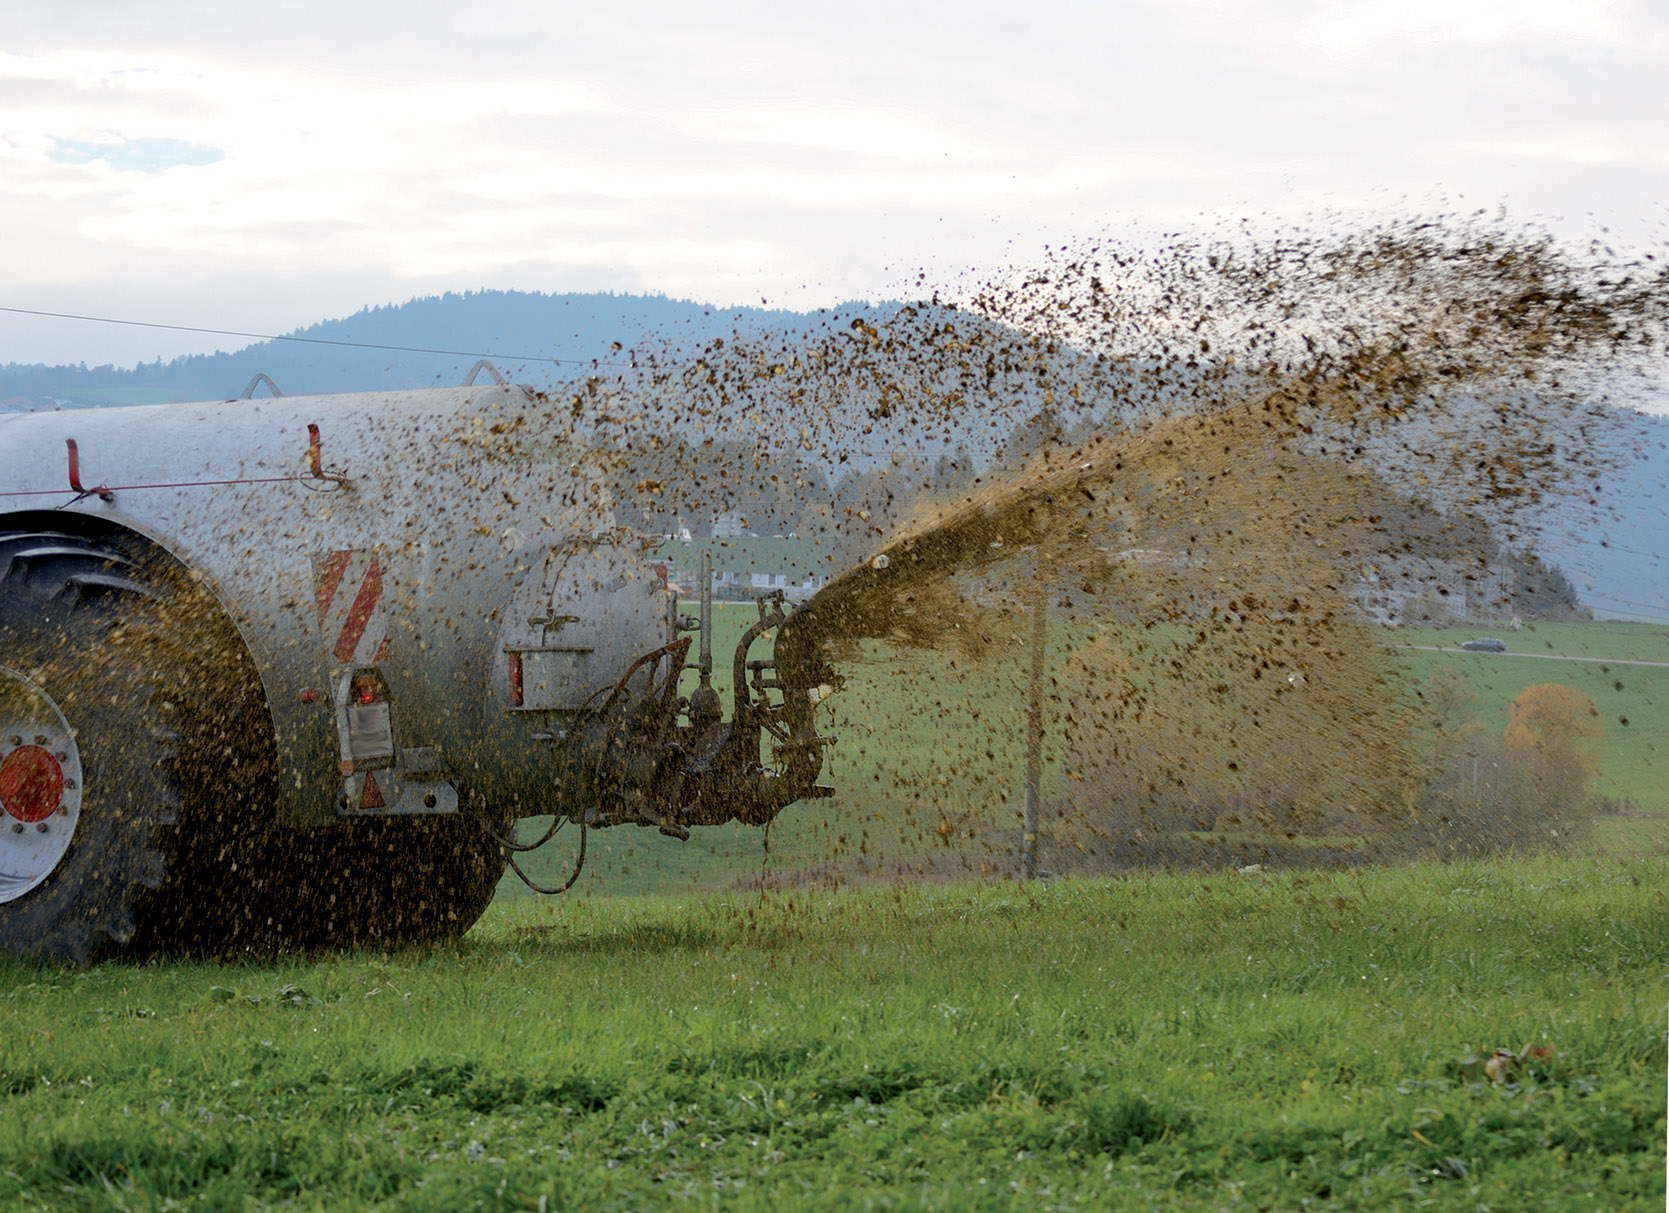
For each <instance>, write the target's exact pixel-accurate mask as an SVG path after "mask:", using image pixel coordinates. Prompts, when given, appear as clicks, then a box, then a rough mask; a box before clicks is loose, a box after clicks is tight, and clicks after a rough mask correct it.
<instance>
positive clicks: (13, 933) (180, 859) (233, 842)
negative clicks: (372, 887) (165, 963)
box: [0, 529, 272, 964]
mask: <svg viewBox="0 0 1669 1213" xmlns="http://www.w3.org/2000/svg"><path fill="white" fill-rule="evenodd" d="M260 707H261V700H260V691H259V683H258V681H255V680H254V674H253V668H252V665H251V663H250V662H249V659H248V656H247V654H246V653H244V651H243V648H242V645H241V642H239V641H237V639H236V636H235V633H233V632H232V631H231V628H230V624H229V623H227V621H226V620H225V618H224V616H222V615H221V614H220V611H219V607H218V605H217V604H215V603H214V602H213V600H212V599H211V598H209V596H208V595H207V594H206V593H205V592H204V591H203V590H202V589H201V588H199V587H197V586H195V585H193V584H192V583H190V581H189V580H188V579H187V578H185V577H184V576H183V575H182V574H180V573H179V572H178V570H177V569H175V568H174V567H173V566H172V565H171V562H169V561H168V560H167V559H166V557H164V556H162V554H161V553H158V552H156V551H155V550H154V549H151V548H149V547H148V546H147V545H146V544H145V543H144V542H143V541H142V540H139V539H136V538H125V537H120V536H113V537H99V538H94V537H91V536H88V535H83V534H78V533H73V532H69V531H55V530H46V529H38V530H37V529H27V530H26V529H14V530H0V948H5V949H7V950H10V951H14V952H20V953H25V954H30V955H36V956H40V957H44V958H47V959H50V960H54V961H60V962H68V963H72V964H84V963H86V962H87V961H89V960H91V959H94V958H96V957H98V956H101V955H104V954H107V953H110V952H113V951H116V950H119V949H121V948H124V947H128V946H130V945H131V946H134V947H138V948H143V949H146V950H149V949H152V948H156V947H168V948H173V947H179V946H186V947H217V946H218V945H219V942H220V939H219V937H220V936H222V935H224V934H225V933H226V932H227V931H228V930H229V929H230V928H231V926H232V925H233V923H234V922H235V920H236V918H237V913H236V909H235V907H236V906H237V904H238V903H239V897H238V895H237V891H236V890H235V889H229V888H225V887H212V886H211V887H205V886H204V885H203V883H202V880H203V879H204V877H205V876H207V877H208V878H209V879H211V880H212V879H214V876H213V875H212V873H213V871H214V869H215V868H216V866H217V859H218V860H219V861H226V860H229V858H230V857H231V856H232V855H233V854H234V853H235V852H236V851H237V850H238V849H239V845H240V839H241V836H242V835H245V834H248V833H249V832H250V831H251V830H253V829H254V828H255V823H256V822H257V821H259V820H260V815H259V812H258V809H259V807H261V806H260V802H261V801H263V800H268V801H270V797H269V796H265V795H263V793H264V792H265V791H266V790H267V789H270V773H271V770H272V760H271V753H272V745H271V729H270V726H268V725H266V724H265V720H264V717H265V713H264V711H261V710H260ZM210 765H218V766H219V767H220V768H221V769H222V770H223V771H225V772H227V774H226V777H225V778H223V779H222V780H221V781H220V783H221V784H222V786H230V787H233V788H238V789H240V790H241V794H240V795H235V796H227V797H216V798H214V799H212V800H210V799H208V798H205V797H203V796H202V795H201V794H195V795H193V796H192V797H191V798H190V803H186V797H185V795H184V793H185V792H186V791H187V790H188V789H195V788H197V787H198V786H200V783H201V781H200V780H199V779H198V777H197V776H198V773H199V772H200V771H201V770H202V769H203V768H205V767H206V766H210ZM263 780H268V781H269V782H267V783H265V784H263V782H262V781H263ZM251 800H253V801H254V802H255V803H249V802H250V801H251Z"/></svg>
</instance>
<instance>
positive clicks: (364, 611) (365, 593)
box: [330, 556, 383, 662]
mask: <svg viewBox="0 0 1669 1213" xmlns="http://www.w3.org/2000/svg"><path fill="white" fill-rule="evenodd" d="M381 597H382V570H381V569H380V568H378V567H377V560H376V557H374V556H373V557H372V558H371V568H370V571H369V572H367V573H366V574H365V580H363V581H361V582H360V583H359V593H358V594H356V595H354V603H353V606H351V607H349V608H348V618H347V619H346V620H345V621H344V622H343V624H342V631H341V632H340V633H339V634H338V635H337V637H336V644H335V645H334V646H333V647H332V648H331V650H330V651H331V652H332V653H334V654H336V660H338V661H341V662H349V661H352V660H353V655H354V652H355V651H356V650H357V649H358V648H359V642H360V641H361V640H362V639H364V637H365V628H366V625H367V624H369V623H370V622H371V613H372V612H373V611H375V610H376V609H377V601H378V600H379V599H380V598H381ZM382 640H383V638H382V637H380V636H379V637H378V638H377V643H378V645H379V646H380V645H381V643H382Z"/></svg>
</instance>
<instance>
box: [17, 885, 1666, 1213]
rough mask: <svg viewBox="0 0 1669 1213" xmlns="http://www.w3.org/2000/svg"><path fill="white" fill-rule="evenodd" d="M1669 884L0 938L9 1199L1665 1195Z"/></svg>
mask: <svg viewBox="0 0 1669 1213" xmlns="http://www.w3.org/2000/svg"><path fill="white" fill-rule="evenodd" d="M1666 886H1669V860H1664V859H1662V858H1642V859H1635V860H1628V861H1621V860H1612V859H1604V858H1586V859H1573V860H1557V861H1555V860H1538V861H1531V862H1524V863H1501V864H1493V865H1455V866H1450V867H1415V868H1403V869H1385V870H1377V871H1358V872H1352V873H1341V874H1333V875H1327V876H1299V875H1280V876H1271V875H1258V876H1235V877H1224V878H1212V879H1207V880H1197V879H1185V878H1173V877H1144V878H1138V879H1131V880H1126V881H1114V882H1105V881H1062V882H1058V883H1051V884H1046V885H1042V886H1034V887H1019V886H1013V885H990V886H986V887H974V886H966V885H963V886H937V887H931V888H910V889H872V890H863V891H848V892H843V893H838V894H827V893H810V894H807V893H795V894H793V895H791V896H767V897H765V898H760V897H758V896H741V895H709V896H704V897H693V898H687V899H656V898H611V899H595V900H591V901H583V900H582V901H576V902H561V901H557V902H538V903H534V902H527V901H522V902H513V903H503V902H501V903H500V904H498V905H497V906H495V907H494V908H493V910H492V911H490V912H489V915H488V917H487V919H486V920H485V921H484V922H483V923H482V924H481V926H480V927H478V928H477V929H476V930H475V931H474V932H472V933H471V935H470V936H469V937H467V938H466V939H465V940H464V941H462V942H461V943H459V944H456V945H451V946H447V947H442V948H435V949H413V950H408V951H403V952H398V953H394V954H392V955H383V954H368V953H347V954H340V955H326V956H320V957H316V958H295V959H286V960H280V961H277V962H271V963H257V962H253V961H247V962H238V963H232V964H207V963H200V962H192V963H184V962H179V963H152V964H148V965H145V966H140V967H131V966H124V965H105V966H101V967H98V968H94V969H91V970H88V971H84V972H64V971H59V970H55V969H49V968H44V967H39V966H36V965H33V964H29V963H23V962H17V961H6V962H3V963H0V1090H3V1091H4V1092H5V1097H4V1098H5V1115H4V1116H3V1117H0V1157H3V1158H4V1160H5V1162H4V1167H3V1173H0V1204H3V1205H5V1206H6V1207H16V1208H34V1207H41V1208H52V1209H121V1208H128V1209H141V1208H142V1209H153V1208H196V1207H203V1208H226V1207H238V1208H245V1207H247V1208H270V1207H291V1208H306V1209H311V1208H341V1207H373V1208H374V1207H388V1208H433V1209H464V1208H487V1209H535V1208H539V1207H541V1205H543V1207H546V1208H553V1209H554V1208H571V1207H572V1208H592V1209H637V1208H644V1207H688V1206H690V1205H691V1204H692V1203H693V1204H695V1205H699V1206H700V1207H711V1206H714V1205H717V1206H718V1207H726V1208H765V1207H771V1208H776V1207H801V1208H863V1207H870V1208H904V1207H910V1208H919V1207H934V1208H1015V1209H1022V1208H1023V1209H1033V1208H1048V1207H1062V1208H1072V1207H1099V1208H1106V1207H1181V1208H1218V1207H1223V1206H1227V1205H1233V1204H1242V1203H1243V1204H1244V1205H1246V1206H1247V1207H1262V1208H1299V1207H1310V1208H1388V1207H1413V1206H1415V1205H1421V1206H1425V1205H1430V1206H1433V1207H1438V1208H1457V1209H1459V1208H1465V1209H1468V1210H1472V1209H1476V1208H1479V1207H1485V1206H1487V1207H1491V1208H1496V1209H1509V1208H1510V1209H1531V1208H1565V1207H1571V1206H1573V1205H1578V1204H1581V1205H1584V1206H1586V1205H1587V1204H1590V1203H1591V1204H1592V1205H1594V1207H1603V1208H1610V1209H1639V1210H1646V1209H1660V1208H1662V1207H1663V1197H1664V1186H1663V1185H1664V1165H1665V1159H1664V1135H1665V1121H1664V1115H1665V1108H1664V1087H1663V1073H1664V1068H1665V1060H1666V1058H1665V1043H1664V1040H1665V1038H1664V1027H1665V1025H1664V1020H1663V1007H1664V1003H1665V999H1666V996H1669V967H1666V966H1669V906H1666V905H1665V902H1664V889H1665V887H1666ZM1496 1048H1504V1049H1510V1050H1513V1051H1515V1053H1516V1052H1522V1053H1523V1057H1524V1060H1523V1061H1522V1062H1521V1063H1515V1064H1514V1066H1513V1068H1512V1069H1511V1071H1510V1072H1507V1073H1504V1074H1503V1075H1502V1078H1503V1079H1504V1081H1503V1082H1502V1083H1500V1084H1496V1083H1494V1082H1491V1081H1490V1080H1489V1078H1488V1077H1487V1075H1486V1073H1485V1072H1484V1070H1483V1069H1482V1067H1481V1064H1480V1063H1481V1062H1482V1061H1483V1060H1484V1059H1487V1058H1488V1057H1489V1056H1490V1054H1491V1052H1492V1051H1493V1050H1494V1049H1496Z"/></svg>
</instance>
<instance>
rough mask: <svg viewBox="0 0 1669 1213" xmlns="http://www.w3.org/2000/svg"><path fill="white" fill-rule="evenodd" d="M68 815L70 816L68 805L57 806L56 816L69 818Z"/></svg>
mask: <svg viewBox="0 0 1669 1213" xmlns="http://www.w3.org/2000/svg"><path fill="white" fill-rule="evenodd" d="M69 815H70V807H69V805H67V804H61V805H59V806H58V816H60V817H68V816H69Z"/></svg>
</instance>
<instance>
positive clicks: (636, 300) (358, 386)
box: [0, 290, 897, 408]
mask: <svg viewBox="0 0 1669 1213" xmlns="http://www.w3.org/2000/svg"><path fill="white" fill-rule="evenodd" d="M896 306H897V305H895V304H894V305H887V304H872V303H866V302H850V303H843V304H840V305H838V306H837V307H835V308H831V309H824V310H822V311H821V312H797V311H790V310H787V309H783V308H766V307H731V308H719V307H713V306H711V305H709V304H703V303H696V302H693V301H690V300H683V299H669V298H667V297H666V296H662V295H617V294H612V293H592V294H564V295H551V294H545V293H542V292H537V291H500V290H481V291H466V292H452V291H449V292H447V293H446V294H444V295H429V296H425V297H422V298H417V299H410V300H407V301H406V302H404V303H398V304H383V305H380V306H376V307H366V308H362V309H361V310H360V311H357V312H355V313H354V314H353V315H351V316H345V317H342V318H340V319H336V320H322V321H320V322H319V323H317V324H313V325H309V326H308V327H307V328H302V329H296V330H294V331H293V332H291V333H287V334H285V336H286V337H290V338H301V339H304V340H278V341H258V342H255V343H253V344H251V345H248V346H245V347H243V348H242V349H238V350H233V351H230V352H218V353H214V354H191V355H186V356H184V357H180V358H175V359H172V360H170V361H168V362H163V361H162V360H161V359H158V360H157V361H155V362H146V363H140V364H139V365H138V366H136V367H131V368H123V367H113V366H100V367H88V366H86V365H85V364H82V365H80V366H47V365H44V364H22V363H7V364H5V365H4V366H0V406H4V405H10V406H11V407H13V408H19V407H25V408H26V407H29V406H31V405H35V406H39V405H43V404H44V405H47V406H49V407H50V406H51V405H52V404H54V403H58V404H61V405H68V406H72V407H74V406H89V405H101V404H160V403H166V402H168V401H170V400H224V399H228V398H230V397H234V396H236V395H238V394H239V393H240V392H242V391H243V389H244V387H245V385H246V384H248V383H249V381H250V380H251V379H253V378H254V376H256V375H257V374H266V375H268V376H270V377H271V378H272V380H273V382H275V383H276V384H278V387H279V389H280V390H281V391H283V392H284V393H285V394H286V395H291V396H299V395H314V394H322V393H331V392H365V391H379V390H388V389H395V388H418V387H440V386H449V385H455V384H457V383H460V382H462V380H463V377H464V375H465V374H466V373H467V372H468V371H469V369H470V367H471V366H472V365H473V364H474V362H475V361H476V359H477V358H478V357H481V356H486V357H488V359H489V360H490V361H492V362H493V363H494V365H495V366H496V367H497V368H498V369H499V370H500V371H501V372H502V373H503V374H504V375H505V376H506V377H507V378H509V379H510V380H512V381H513V382H517V383H532V384H534V385H535V386H538V387H549V386H551V385H552V384H555V383H562V382H567V381H570V380H573V379H576V378H579V377H581V376H583V375H585V374H587V373H588V372H589V371H590V370H591V369H592V365H593V364H594V363H595V364H596V365H597V366H599V367H603V366H606V364H609V363H626V362H628V361H629V360H630V359H632V358H633V357H634V356H635V357H637V358H639V359H642V358H646V357H649V356H651V355H658V356H671V357H676V356H677V355H678V354H679V353H680V352H682V351H689V350H693V349H696V348H698V347H700V346H702V345H704V344H706V343H707V342H709V341H711V340H712V339H713V338H715V337H722V338H724V339H726V340H729V339H730V338H731V337H733V336H736V335H742V336H747V335H753V334H758V333H762V332H765V331H770V330H789V331H800V330H806V329H809V328H812V327H815V326H816V325H818V324H819V323H820V322H824V321H832V320H833V319H834V318H836V317H843V318H844V319H845V321H846V322H847V323H849V322H850V319H851V318H852V317H853V316H857V315H867V314H869V313H871V312H874V311H877V310H886V309H888V308H889V307H896ZM315 342H316V343H319V344H313V343H315ZM329 342H345V343H360V344H361V345H370V346H397V347H405V348H401V349H365V348H357V347H356V346H355V345H352V344H345V345H331V344H326V343H329ZM416 350H434V351H456V352H455V353H428V352H414V351H416Z"/></svg>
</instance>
